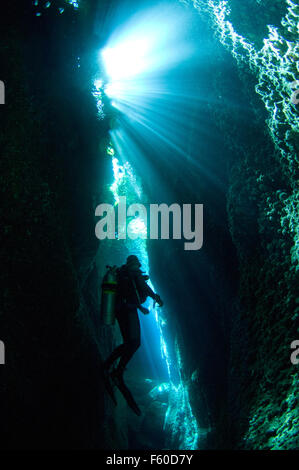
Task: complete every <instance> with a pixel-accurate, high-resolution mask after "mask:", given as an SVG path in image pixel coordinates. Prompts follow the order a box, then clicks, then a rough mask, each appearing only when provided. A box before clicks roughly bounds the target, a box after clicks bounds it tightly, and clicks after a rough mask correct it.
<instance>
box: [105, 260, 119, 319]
mask: <svg viewBox="0 0 299 470" xmlns="http://www.w3.org/2000/svg"><path fill="white" fill-rule="evenodd" d="M106 268H107V272H106V274H105V276H104V278H103V282H102V301H101V317H102V323H104V325H113V324H114V322H115V306H116V295H117V284H118V283H117V272H116V269H117V268H116V266H106Z"/></svg>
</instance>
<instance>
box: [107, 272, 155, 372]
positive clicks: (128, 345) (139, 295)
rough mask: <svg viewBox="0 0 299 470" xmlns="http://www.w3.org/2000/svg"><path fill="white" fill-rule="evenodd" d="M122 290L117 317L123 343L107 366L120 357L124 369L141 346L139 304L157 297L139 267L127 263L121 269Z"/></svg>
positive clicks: (120, 282)
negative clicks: (148, 298) (149, 298)
mask: <svg viewBox="0 0 299 470" xmlns="http://www.w3.org/2000/svg"><path fill="white" fill-rule="evenodd" d="M119 284H120V292H119V295H118V300H117V307H116V318H117V321H118V324H119V327H120V331H121V334H122V337H123V344H121V345H120V346H118V347H117V348H116V349H114V351H113V352H112V353H111V355H110V356H109V358H108V359H107V360H106V362H105V364H106V367H108V368H109V367H110V366H111V365H112V363H113V362H114V361H115V360H116V359H118V358H119V357H120V361H119V365H118V369H119V370H120V371H123V370H124V368H125V367H126V365H127V364H128V362H129V361H130V359H131V358H132V356H133V355H134V353H135V352H136V351H137V349H138V348H139V346H140V322H139V317H138V312H137V306H139V305H141V304H142V303H143V302H144V301H145V300H146V298H147V297H148V296H149V297H152V298H153V299H154V298H155V297H156V294H155V293H154V292H153V290H152V289H151V288H150V287H149V285H148V284H147V283H146V282H145V280H144V278H143V274H142V272H141V270H140V269H139V268H136V267H135V268H130V267H128V266H127V265H124V266H122V267H121V268H120V269H119Z"/></svg>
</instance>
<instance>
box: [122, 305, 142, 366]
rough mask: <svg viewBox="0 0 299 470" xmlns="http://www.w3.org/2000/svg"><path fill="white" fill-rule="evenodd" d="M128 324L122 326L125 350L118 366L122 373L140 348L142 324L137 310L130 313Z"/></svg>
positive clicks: (127, 318)
mask: <svg viewBox="0 0 299 470" xmlns="http://www.w3.org/2000/svg"><path fill="white" fill-rule="evenodd" d="M126 320H127V321H126V323H125V324H124V323H122V324H120V328H121V332H122V336H123V338H124V348H123V350H122V353H121V358H120V361H119V365H118V368H117V369H118V372H120V373H122V372H123V371H124V369H125V367H126V365H127V364H128V362H129V361H130V360H131V358H132V356H133V355H134V354H135V352H136V351H137V349H138V348H139V346H140V322H139V317H138V313H137V309H132V310H130V311H129V312H128V315H127V317H126Z"/></svg>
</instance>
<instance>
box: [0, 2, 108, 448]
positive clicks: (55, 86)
mask: <svg viewBox="0 0 299 470" xmlns="http://www.w3.org/2000/svg"><path fill="white" fill-rule="evenodd" d="M81 19H82V18H81ZM0 21H1V31H2V33H1V43H0V53H1V60H0V62H1V67H2V76H1V79H2V80H3V81H4V82H5V84H6V104H5V106H3V107H2V109H1V142H0V146H1V185H0V186H1V200H2V203H1V221H2V224H1V232H2V235H1V239H2V243H1V249H0V259H1V268H2V269H1V313H0V331H1V339H3V341H4V342H5V345H6V366H5V367H1V370H0V374H1V376H0V378H1V382H0V414H1V438H0V442H1V447H2V448H8V449H9V448H12V449H44V448H61V449H69V448H71V449H73V448H112V447H114V446H115V445H117V443H116V444H115V442H116V440H117V439H116V438H115V436H113V432H112V428H113V423H112V424H111V423H110V427H111V429H110V431H109V432H106V431H105V430H104V429H103V426H102V425H101V423H103V417H104V398H103V395H104V390H103V384H102V382H101V378H100V365H101V364H100V362H101V356H100V352H99V347H98V342H97V341H98V340H97V336H96V328H95V322H96V321H97V320H96V319H97V318H98V298H97V297H96V292H97V291H96V290H95V285H96V284H97V279H96V277H95V276H96V272H95V270H94V269H93V259H94V256H95V254H96V249H97V243H96V239H95V237H94V220H93V198H95V197H96V190H97V184H98V175H99V173H98V167H97V161H98V155H99V153H98V151H99V150H98V145H99V144H98V143H99V140H98V139H99V137H100V136H101V135H103V134H104V133H105V132H106V131H105V128H104V126H103V123H100V122H99V121H98V118H97V108H96V105H95V103H94V100H93V98H92V95H91V88H90V86H89V84H88V83H86V77H88V76H92V68H91V67H90V62H92V61H93V59H94V58H93V57H90V56H89V55H88V51H90V50H91V51H92V48H91V43H92V37H91V36H90V34H91V33H90V31H91V27H90V23H89V17H88V15H86V16H85V19H84V21H83V22H82V23H81V24H80V22H79V24H78V23H77V17H76V16H75V12H74V11H73V10H72V9H67V8H66V11H65V13H64V15H62V16H61V15H58V14H57V13H56V12H54V11H53V10H51V9H49V10H47V11H45V13H44V14H43V16H42V17H39V18H38V17H35V16H34V12H33V8H32V2H31V1H19V0H18V1H10V2H7V4H6V5H5V9H2V10H1V19H0ZM85 28H86V29H85ZM85 33H86V34H85ZM85 47H86V49H85ZM79 53H80V54H82V58H81V68H79V67H77V56H79ZM91 56H92V52H91ZM83 77H84V80H83Z"/></svg>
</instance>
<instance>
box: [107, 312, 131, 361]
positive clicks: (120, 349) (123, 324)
mask: <svg viewBox="0 0 299 470" xmlns="http://www.w3.org/2000/svg"><path fill="white" fill-rule="evenodd" d="M127 314H128V312H126V311H125V310H124V311H122V312H121V313H120V314H119V315H117V317H116V318H117V321H118V324H119V327H120V331H121V335H122V337H123V344H120V345H119V346H117V347H116V348H115V349H114V350H113V351H112V353H111V354H110V356H109V357H108V359H106V361H105V362H104V367H105V368H106V369H107V370H108V369H110V367H111V366H112V364H113V362H115V361H116V360H117V359H118V358H119V357H120V356H121V355H122V354H124V353H125V351H126V348H127V345H126V343H127V324H128V320H127Z"/></svg>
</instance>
